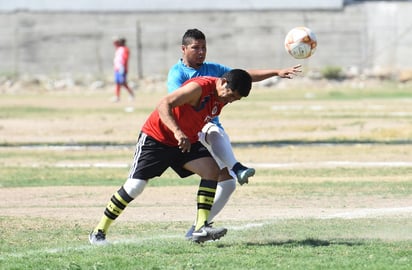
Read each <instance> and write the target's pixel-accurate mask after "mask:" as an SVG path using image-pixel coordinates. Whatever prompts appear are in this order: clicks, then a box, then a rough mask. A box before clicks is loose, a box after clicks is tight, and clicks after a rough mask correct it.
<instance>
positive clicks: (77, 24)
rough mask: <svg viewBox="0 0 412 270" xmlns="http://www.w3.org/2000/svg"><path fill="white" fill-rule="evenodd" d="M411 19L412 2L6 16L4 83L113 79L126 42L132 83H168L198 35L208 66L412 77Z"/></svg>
mask: <svg viewBox="0 0 412 270" xmlns="http://www.w3.org/2000/svg"><path fill="white" fill-rule="evenodd" d="M410 14H412V3H411V2H392V3H391V2H368V3H362V4H354V5H349V6H346V7H345V8H343V9H340V10H312V11H308V10H300V11H287V10H283V11H273V10H270V11H208V12H200V11H198V12H122V13H119V12H118V13H103V12H92V13H91V12H69V13H68V12H23V11H20V12H12V13H0V59H1V61H0V75H1V74H3V75H4V74H6V75H7V74H18V75H25V74H46V75H51V76H62V75H64V74H68V75H71V76H74V77H87V76H88V77H105V78H106V77H109V76H111V74H112V57H113V45H112V41H111V39H112V37H113V36H115V35H122V36H124V37H126V38H127V42H128V45H129V47H130V49H131V57H132V58H131V62H130V72H131V76H135V75H137V74H141V75H143V76H150V77H152V76H160V77H162V76H166V75H167V70H168V69H169V67H170V66H171V65H173V64H174V63H175V62H176V61H177V59H178V58H179V57H180V56H181V53H180V47H179V45H180V41H181V36H182V34H183V32H184V31H185V30H186V29H188V28H193V27H196V28H199V29H201V30H202V31H203V32H204V33H205V34H206V36H207V39H208V60H209V61H218V62H221V63H225V64H227V65H229V66H232V67H239V68H279V67H285V66H289V65H293V64H296V63H303V64H304V65H305V68H307V69H320V68H322V67H325V66H340V67H343V68H346V67H350V66H355V67H358V68H360V69H361V70H365V69H374V68H383V69H390V70H401V69H411V68H412V61H410V59H411V57H412V53H411V50H410V48H409V46H410V44H412V17H411V15H410ZM300 25H305V26H308V27H310V28H312V29H313V30H314V31H315V33H316V34H317V37H318V43H319V44H318V50H317V52H316V53H315V55H314V56H313V57H311V58H309V59H307V60H303V61H298V60H294V59H292V58H291V57H290V56H289V55H287V54H286V52H285V51H284V48H283V40H284V37H285V35H286V33H287V31H288V30H289V29H291V28H292V27H294V26H300ZM138 26H139V27H140V30H138V28H139V27H138ZM137 36H139V37H140V39H139V41H140V43H141V48H138V47H139V46H138V42H137Z"/></svg>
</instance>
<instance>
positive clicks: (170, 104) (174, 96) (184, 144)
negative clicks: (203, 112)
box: [157, 82, 202, 152]
mask: <svg viewBox="0 0 412 270" xmlns="http://www.w3.org/2000/svg"><path fill="white" fill-rule="evenodd" d="M201 94H202V88H201V87H200V85H198V84H197V83H194V82H191V83H188V84H186V85H184V86H182V87H180V88H178V89H177V90H176V91H174V92H172V93H170V94H168V95H167V96H165V97H164V98H162V99H161V100H160V102H159V104H158V105H157V111H158V112H159V117H160V119H161V120H162V122H163V123H164V124H165V125H166V126H167V127H168V128H169V129H170V130H171V131H172V132H173V134H174V135H175V138H176V140H177V142H178V145H179V148H180V149H182V152H190V146H191V144H190V141H189V138H188V137H187V136H186V134H185V133H184V132H183V131H182V130H181V129H180V126H179V125H178V123H177V121H176V118H175V117H174V115H173V111H172V109H173V108H174V107H177V106H181V105H183V104H189V105H192V106H195V105H197V103H198V101H199V99H200V96H201Z"/></svg>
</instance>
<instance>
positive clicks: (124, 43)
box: [119, 38, 126, 46]
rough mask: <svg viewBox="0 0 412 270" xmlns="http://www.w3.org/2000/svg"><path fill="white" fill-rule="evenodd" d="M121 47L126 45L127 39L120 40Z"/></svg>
mask: <svg viewBox="0 0 412 270" xmlns="http://www.w3.org/2000/svg"><path fill="white" fill-rule="evenodd" d="M119 45H120V46H124V45H126V39H125V38H119Z"/></svg>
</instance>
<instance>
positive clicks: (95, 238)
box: [89, 230, 108, 245]
mask: <svg viewBox="0 0 412 270" xmlns="http://www.w3.org/2000/svg"><path fill="white" fill-rule="evenodd" d="M89 242H90V244H92V245H107V244H108V242H107V241H106V234H105V233H104V232H103V231H102V230H98V231H97V233H96V232H94V231H92V232H91V233H90V234H89Z"/></svg>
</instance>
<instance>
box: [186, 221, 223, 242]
mask: <svg viewBox="0 0 412 270" xmlns="http://www.w3.org/2000/svg"><path fill="white" fill-rule="evenodd" d="M226 232H227V229H226V228H213V227H212V226H210V225H209V224H205V225H204V226H202V227H201V228H200V229H199V230H197V231H194V232H193V234H192V241H193V242H195V243H203V242H206V241H210V240H213V241H214V240H218V239H220V238H221V237H223V236H224V235H225V234H226Z"/></svg>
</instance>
